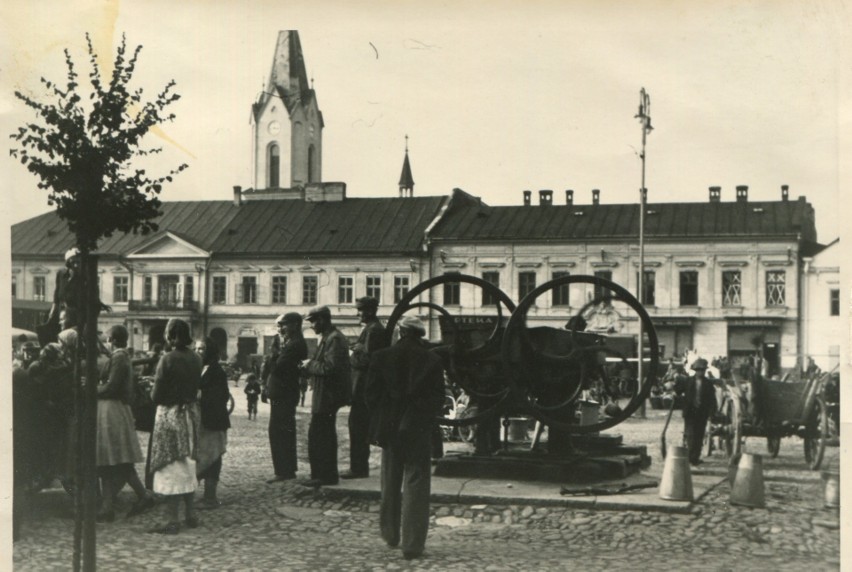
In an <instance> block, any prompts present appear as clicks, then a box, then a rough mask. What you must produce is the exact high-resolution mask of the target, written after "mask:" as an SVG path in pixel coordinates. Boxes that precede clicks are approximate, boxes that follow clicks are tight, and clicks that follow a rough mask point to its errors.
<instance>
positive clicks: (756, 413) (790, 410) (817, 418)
mask: <svg viewBox="0 0 852 572" xmlns="http://www.w3.org/2000/svg"><path fill="white" fill-rule="evenodd" d="M823 381H824V380H823V378H822V377H812V378H809V379H806V380H802V381H777V380H769V379H764V378H763V377H761V376H760V375H757V374H754V373H753V374H751V375H749V376H748V377H747V378H746V380H744V381H739V380H737V379H736V378H732V379H729V380H727V381H726V383H725V384H724V386H723V399H722V402H721V405H720V413H719V415H718V416H717V418H716V419H714V420H712V421H711V430H710V433H709V434H710V435H711V436H715V437H719V438H721V440H722V442H723V443H724V446H725V452H726V453H727V454H728V455H729V456H737V455H739V454H740V452H741V451H742V447H743V444H744V442H745V439H746V438H747V437H765V438H766V447H767V451H768V452H769V455H770V456H771V457H773V458H774V457H776V456H778V452H779V450H780V447H781V438H782V437H791V436H793V435H797V436H799V437H801V438H802V439H803V442H804V454H805V462H806V463H807V464H808V466H809V467H810V468H811V469H813V470H818V469H819V468H820V465H821V464H822V459H823V455H824V453H825V445H826V441H827V439H828V433H829V429H828V410H827V407H826V403H825V399H824V397H823V395H822V394H823Z"/></svg>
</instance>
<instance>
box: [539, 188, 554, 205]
mask: <svg viewBox="0 0 852 572" xmlns="http://www.w3.org/2000/svg"><path fill="white" fill-rule="evenodd" d="M538 204H539V205H541V206H543V207H549V206H551V205H552V204H553V191H550V190H547V189H543V190H541V191H539V192H538Z"/></svg>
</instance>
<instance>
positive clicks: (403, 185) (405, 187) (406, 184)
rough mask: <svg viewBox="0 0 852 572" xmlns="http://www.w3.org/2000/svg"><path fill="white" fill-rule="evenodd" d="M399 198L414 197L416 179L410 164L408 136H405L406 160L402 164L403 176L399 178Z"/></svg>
mask: <svg viewBox="0 0 852 572" xmlns="http://www.w3.org/2000/svg"><path fill="white" fill-rule="evenodd" d="M399 196H400V197H413V196H414V177H412V176H411V163H409V162H408V135H406V136H405V160H404V161H403V162H402V174H401V175H400V176H399Z"/></svg>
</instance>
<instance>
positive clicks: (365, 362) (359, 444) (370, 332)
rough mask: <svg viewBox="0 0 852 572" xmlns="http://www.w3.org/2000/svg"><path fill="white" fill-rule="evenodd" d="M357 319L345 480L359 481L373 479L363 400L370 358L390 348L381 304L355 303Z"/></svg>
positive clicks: (360, 300)
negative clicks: (380, 316)
mask: <svg viewBox="0 0 852 572" xmlns="http://www.w3.org/2000/svg"><path fill="white" fill-rule="evenodd" d="M355 308H356V309H357V310H358V319H359V320H360V321H361V323H363V324H364V329H363V330H361V335H359V336H358V341H357V342H356V343H355V344H353V346H352V348H351V349H352V355H351V356H350V358H349V361H350V363H351V364H352V409H350V411H349V470H348V471H345V472H344V473H342V474H341V475H340V478H342V479H360V478H364V477H367V476H369V475H370V465H369V461H370V439H369V435H368V432H369V429H370V413H369V411H368V410H367V402H366V400H365V399H364V389H365V388H366V386H367V369H368V368H369V366H370V355H371V354H372V353H374V352H375V351H376V350H379V349H381V348H383V347H385V346H387V340H386V336H385V327H384V326H383V325H382V323H381V322H380V321H379V319H378V318H377V317H376V311H377V310H378V308H379V301H378V300H376V299H375V298H371V297H369V296H364V297H363V298H358V299H357V300H356V301H355Z"/></svg>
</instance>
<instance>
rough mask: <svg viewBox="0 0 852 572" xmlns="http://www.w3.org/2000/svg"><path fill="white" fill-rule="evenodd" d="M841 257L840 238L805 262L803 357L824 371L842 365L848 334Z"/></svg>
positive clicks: (803, 270)
mask: <svg viewBox="0 0 852 572" xmlns="http://www.w3.org/2000/svg"><path fill="white" fill-rule="evenodd" d="M841 256H842V255H841V250H840V239H836V240H834V241H832V242H831V243H829V244H828V245H826V246H825V247H824V248H822V249H820V250H818V251H817V252H815V253H814V254H813V255H812V256H806V257H804V258H803V260H802V263H803V266H802V272H803V280H802V293H801V296H802V329H801V345H802V354H803V355H804V356H805V358H806V359H807V357H810V358H812V359H813V360H814V363H816V365H817V366H819V367H820V369H822V370H823V371H828V370H831V369H833V368H835V367H837V366H839V365H840V346H841V342H842V340H843V339H844V336H845V334H846V332H845V331H844V325H845V324H846V319H845V316H846V314H845V311H846V308H847V306H846V299H845V298H844V299H843V302H841V296H840V263H841ZM841 316H844V317H841ZM803 365H804V366H805V367H806V366H807V362H804V363H803Z"/></svg>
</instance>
